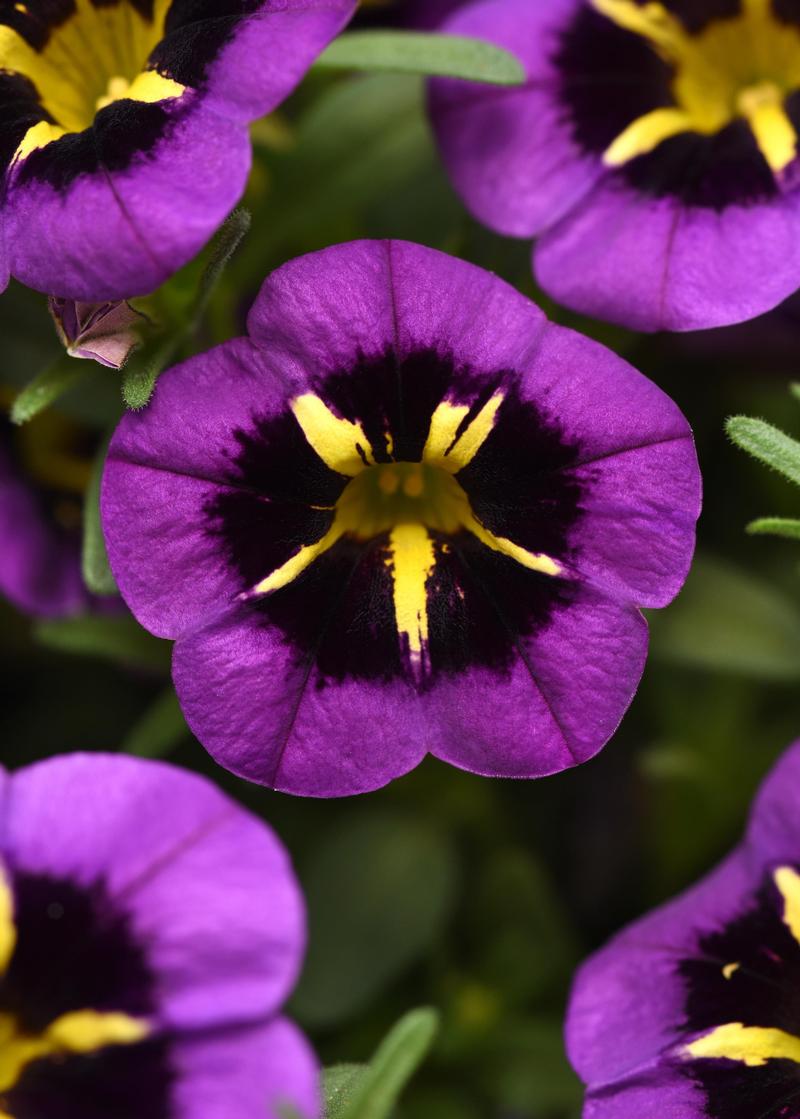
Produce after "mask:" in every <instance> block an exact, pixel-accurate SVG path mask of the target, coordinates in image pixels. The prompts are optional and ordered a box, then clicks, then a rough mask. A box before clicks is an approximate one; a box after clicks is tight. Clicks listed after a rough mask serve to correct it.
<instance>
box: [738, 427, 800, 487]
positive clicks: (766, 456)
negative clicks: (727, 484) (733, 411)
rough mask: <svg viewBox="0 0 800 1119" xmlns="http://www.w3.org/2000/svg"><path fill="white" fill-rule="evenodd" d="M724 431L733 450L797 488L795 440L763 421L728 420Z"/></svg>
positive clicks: (799, 452) (799, 458) (798, 448)
mask: <svg viewBox="0 0 800 1119" xmlns="http://www.w3.org/2000/svg"><path fill="white" fill-rule="evenodd" d="M725 428H726V431H727V432H728V435H729V436H730V438H731V439H732V440H733V442H734V443H735V444H736V445H737V447H741V449H742V450H743V451H747V453H748V454H750V455H752V456H753V458H756V459H758V460H759V462H763V463H766V465H767V466H771V467H772V469H773V470H777V471H778V472H779V473H780V474H783V475H784V477H786V478H788V479H789V480H790V481H792V482H794V483H795V484H796V485H798V486H800V443H798V442H797V440H796V439H792V437H791V436H789V435H786V434H785V433H784V432H782V431H780V430H779V429H778V428H777V427H773V425H772V424H769V423H767V422H766V420H757V419H753V418H752V417H750V416H731V418H730V419H729V420H728V422H727V423H726V425H725Z"/></svg>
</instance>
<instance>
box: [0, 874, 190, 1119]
mask: <svg viewBox="0 0 800 1119" xmlns="http://www.w3.org/2000/svg"><path fill="white" fill-rule="evenodd" d="M0 910H2V913H0V1037H1V1038H2V1045H1V1047H0V1113H2V1114H3V1115H9V1116H11V1117H12V1119H43V1116H46V1117H47V1119H109V1117H110V1116H114V1117H115V1119H145V1117H146V1119H168V1117H169V1115H170V1108H169V1095H170V1083H171V1074H170V1072H169V1066H168V1061H167V1047H166V1043H165V1042H164V1041H163V1040H160V1039H155V1038H152V1037H151V1036H150V1034H151V1029H150V1024H149V1019H150V1018H151V1017H152V1016H153V1014H154V1012H155V1009H156V1001H155V999H156V995H155V988H154V981H153V976H152V974H151V972H150V969H149V967H148V964H147V960H146V956H145V953H144V950H143V948H142V946H141V945H140V944H139V943H138V942H137V940H136V938H135V936H134V935H133V932H132V930H131V928H130V925H129V921H128V918H127V916H126V915H125V914H124V913H122V912H120V911H119V909H118V908H117V907H115V906H114V905H113V903H112V902H111V900H110V898H109V897H108V894H107V892H106V891H105V889H104V888H103V887H102V886H101V885H99V884H98V885H95V886H92V887H89V888H87V887H83V886H79V885H77V884H75V883H72V882H68V881H66V880H62V879H55V878H50V877H46V876H42V875H31V874H26V873H14V874H12V875H11V876H10V877H9V878H8V879H6V880H4V881H3V884H2V899H0Z"/></svg>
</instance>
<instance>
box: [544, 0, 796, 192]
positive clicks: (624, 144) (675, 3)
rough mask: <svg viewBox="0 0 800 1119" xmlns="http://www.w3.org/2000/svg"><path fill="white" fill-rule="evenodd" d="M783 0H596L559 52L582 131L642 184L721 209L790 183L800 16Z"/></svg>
mask: <svg viewBox="0 0 800 1119" xmlns="http://www.w3.org/2000/svg"><path fill="white" fill-rule="evenodd" d="M795 7H796V5H791V4H789V5H787V4H784V3H781V2H780V0H703V2H698V3H692V4H687V3H684V2H679V0H672V2H671V3H670V2H667V3H659V2H652V3H648V4H639V3H637V2H636V0H587V3H586V4H585V5H584V6H582V7H581V8H580V9H579V11H578V13H577V15H576V17H575V18H574V20H573V21H572V23H571V24H570V26H569V27H568V28H567V29H566V30H565V32H564V33H563V35H562V38H561V41H560V44H559V47H558V49H557V52H556V55H555V64H556V67H557V69H558V71H559V74H560V96H561V100H562V102H563V104H564V107H565V110H566V112H567V113H568V116H569V119H570V122H571V125H572V131H573V135H574V138H575V140H576V142H577V143H578V145H579V146H580V147H581V148H582V149H583V150H584V151H586V152H587V153H591V154H592V155H596V156H599V157H600V158H601V159H602V160H603V162H604V163H605V164H606V166H607V167H608V168H609V171H613V172H615V173H616V174H619V175H621V176H622V177H623V178H624V179H625V180H626V181H627V182H628V183H629V184H630V185H632V186H634V187H635V188H636V189H639V190H642V191H645V192H646V193H650V194H654V195H656V196H677V197H679V198H681V199H682V200H683V201H685V202H686V203H688V204H691V205H697V206H703V207H710V208H713V209H723V208H724V207H726V206H728V205H731V204H735V203H740V204H748V203H754V202H759V201H763V200H764V199H768V198H770V197H773V196H775V195H776V194H778V193H779V192H780V191H781V190H783V189H785V188H786V186H787V185H789V186H790V185H792V181H793V180H792V179H791V176H790V174H789V169H790V167H791V166H792V165H793V164H794V162H795V160H796V157H797V145H798V128H800V13H798V12H797V11H796V10H794V8H795Z"/></svg>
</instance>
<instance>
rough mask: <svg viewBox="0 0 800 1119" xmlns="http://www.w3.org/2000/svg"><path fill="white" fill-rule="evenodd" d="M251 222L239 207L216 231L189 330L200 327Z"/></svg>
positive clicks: (246, 211)
mask: <svg viewBox="0 0 800 1119" xmlns="http://www.w3.org/2000/svg"><path fill="white" fill-rule="evenodd" d="M251 220H252V219H251V217H250V213H249V211H248V210H245V209H243V208H242V207H239V208H238V209H236V210H234V211H233V213H232V214H231V215H230V216H229V217H228V218H227V219H226V220H225V221H224V222H223V224H222V225H221V226H220V227H219V229H218V230H217V232H216V235H215V237H214V240H213V241H212V243H211V259H210V260H209V262H208V264H207V265H206V268H205V271H204V272H203V275H202V276H201V277H200V284H199V287H198V289H197V297H196V299H195V301H194V306H193V309H192V310H193V315H192V321H191V326H190V330H196V329H197V327H198V326H199V325H200V322H201V320H202V318H203V314H204V313H205V310H206V307H207V306H208V303H209V300H210V299H211V296H212V295H213V294H214V291H215V289H216V286H217V284H218V283H219V281H220V279H221V278H222V274H223V273H224V271H225V269H226V268H227V266H228V264H229V263H230V260H231V257H232V256H233V254H234V253H235V252H236V250H237V249H238V248H239V245H240V244H241V243H242V240H243V239H244V237H245V236H246V235H247V232H248V230H249V229H250V225H251Z"/></svg>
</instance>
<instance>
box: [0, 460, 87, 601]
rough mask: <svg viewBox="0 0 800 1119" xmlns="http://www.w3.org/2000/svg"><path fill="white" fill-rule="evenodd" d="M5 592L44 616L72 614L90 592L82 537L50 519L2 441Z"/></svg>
mask: <svg viewBox="0 0 800 1119" xmlns="http://www.w3.org/2000/svg"><path fill="white" fill-rule="evenodd" d="M0 539H2V541H3V547H2V548H1V549H0V594H3V595H4V596H5V597H6V598H8V599H9V601H11V602H13V603H14V605H15V606H17V607H19V609H21V610H24V611H26V612H27V613H29V614H33V615H35V616H40V617H59V616H61V615H64V614H72V613H75V612H76V611H78V610H80V609H81V607H82V606H84V605H86V603H87V601H88V595H87V593H86V590H85V589H84V586H83V580H82V579H81V570H80V551H79V543H78V541H77V539H74V538H72V537H70V536H69V535H68V534H67V533H66V532H63V531H61V530H59V529H58V527H57V526H56V525H55V523H53V522H51V521H50V520H49V519H48V518H47V516H46V514H45V510H44V509H43V508H42V506H41V503H40V501H39V499H38V497H37V495H36V494H35V492H34V491H33V489H32V487H31V486H30V485H28V484H27V483H26V482H25V481H24V479H23V478H22V477H20V475H19V474H18V473H17V471H16V470H15V468H14V466H13V464H12V463H11V460H10V459H9V457H8V455H7V454H6V452H5V451H4V449H3V448H2V446H0Z"/></svg>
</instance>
